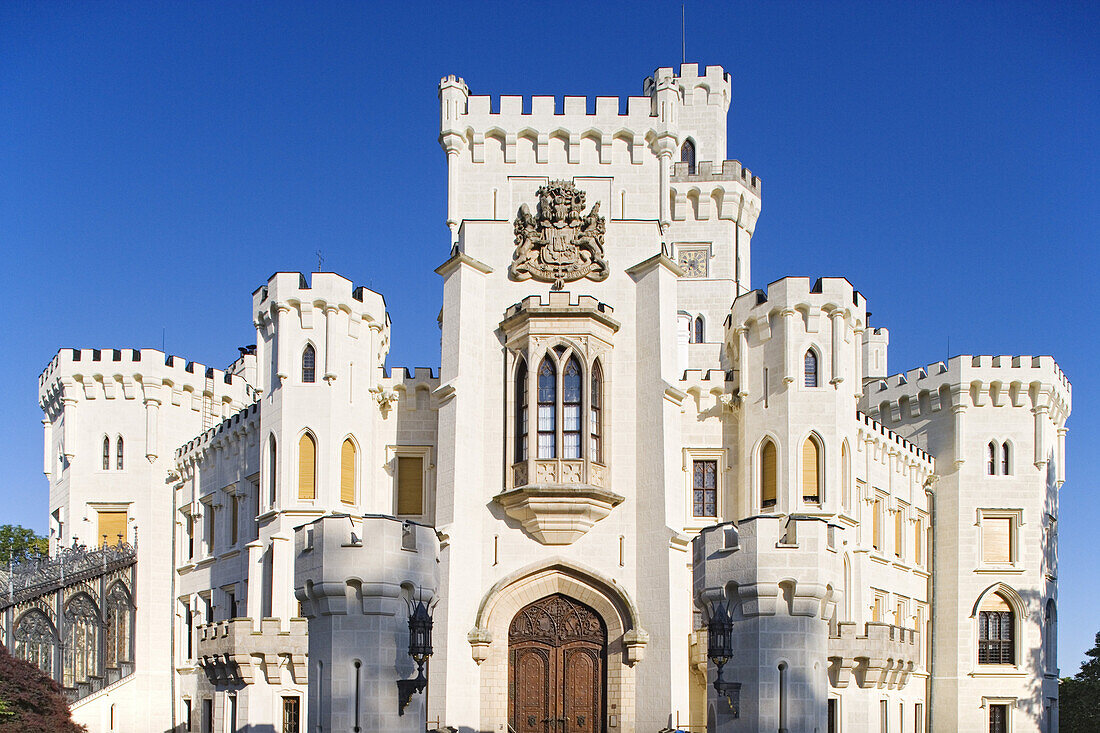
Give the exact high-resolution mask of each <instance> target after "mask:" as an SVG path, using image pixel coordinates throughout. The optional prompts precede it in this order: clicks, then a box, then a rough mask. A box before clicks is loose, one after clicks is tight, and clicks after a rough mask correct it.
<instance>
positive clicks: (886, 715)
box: [878, 700, 890, 733]
mask: <svg viewBox="0 0 1100 733" xmlns="http://www.w3.org/2000/svg"><path fill="white" fill-rule="evenodd" d="M878 712H879V730H880V731H882V733H890V703H889V701H887V700H880V701H879V704H878Z"/></svg>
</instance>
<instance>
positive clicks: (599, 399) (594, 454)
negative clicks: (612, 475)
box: [588, 362, 603, 463]
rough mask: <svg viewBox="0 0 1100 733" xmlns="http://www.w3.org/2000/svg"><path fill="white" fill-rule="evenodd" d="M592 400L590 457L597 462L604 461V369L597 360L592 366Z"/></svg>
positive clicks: (589, 419) (589, 420) (589, 418)
mask: <svg viewBox="0 0 1100 733" xmlns="http://www.w3.org/2000/svg"><path fill="white" fill-rule="evenodd" d="M590 400H591V405H592V409H591V414H590V415H589V417H588V422H589V426H588V427H589V430H590V431H591V433H592V445H591V448H590V456H589V457H590V458H591V459H592V460H593V461H596V462H597V463H601V462H603V446H602V440H601V437H602V432H601V428H602V425H603V423H602V420H603V414H602V409H603V370H602V369H600V363H599V362H596V363H595V364H594V365H593V366H592V396H591V397H590Z"/></svg>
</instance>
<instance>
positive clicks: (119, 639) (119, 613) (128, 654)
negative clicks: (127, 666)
mask: <svg viewBox="0 0 1100 733" xmlns="http://www.w3.org/2000/svg"><path fill="white" fill-rule="evenodd" d="M105 605H106V608H107V624H106V628H105V630H106V634H107V644H106V660H105V661H106V666H108V667H119V666H121V665H122V664H123V663H125V662H132V661H133V656H132V649H131V645H130V632H131V630H132V628H133V604H132V603H131V602H130V593H129V592H128V591H127V590H126V588H125V587H124V586H123V585H122V583H115V585H114V586H113V587H112V588H111V591H110V593H108V594H107V602H106V604H105Z"/></svg>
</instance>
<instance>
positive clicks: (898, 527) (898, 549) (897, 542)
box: [894, 509, 905, 557]
mask: <svg viewBox="0 0 1100 733" xmlns="http://www.w3.org/2000/svg"><path fill="white" fill-rule="evenodd" d="M904 548H905V512H903V511H901V510H900V509H899V510H898V511H897V512H896V513H895V514H894V554H895V555H897V556H898V557H901V556H902V550H903V549H904Z"/></svg>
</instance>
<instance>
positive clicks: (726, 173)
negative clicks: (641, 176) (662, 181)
mask: <svg viewBox="0 0 1100 733" xmlns="http://www.w3.org/2000/svg"><path fill="white" fill-rule="evenodd" d="M689 171H690V166H689V165H688V164H687V163H673V164H672V183H673V188H674V189H675V188H684V187H677V186H676V185H675V184H677V183H700V184H702V183H711V182H715V183H724V182H729V181H739V182H740V183H742V184H744V185H745V187H746V188H749V189H751V190H752V191H753V192H755V193H757V194H759V193H760V178H759V177H758V176H754V175H753V174H752V171H750V170H749V169H748V168H745V167H744V166H742V165H741V161H739V160H723V161H721V162H719V161H709V160H702V161H699V162H698V163H696V164H695V172H694V173H691V172H689ZM685 190H687V189H686V188H685Z"/></svg>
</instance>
